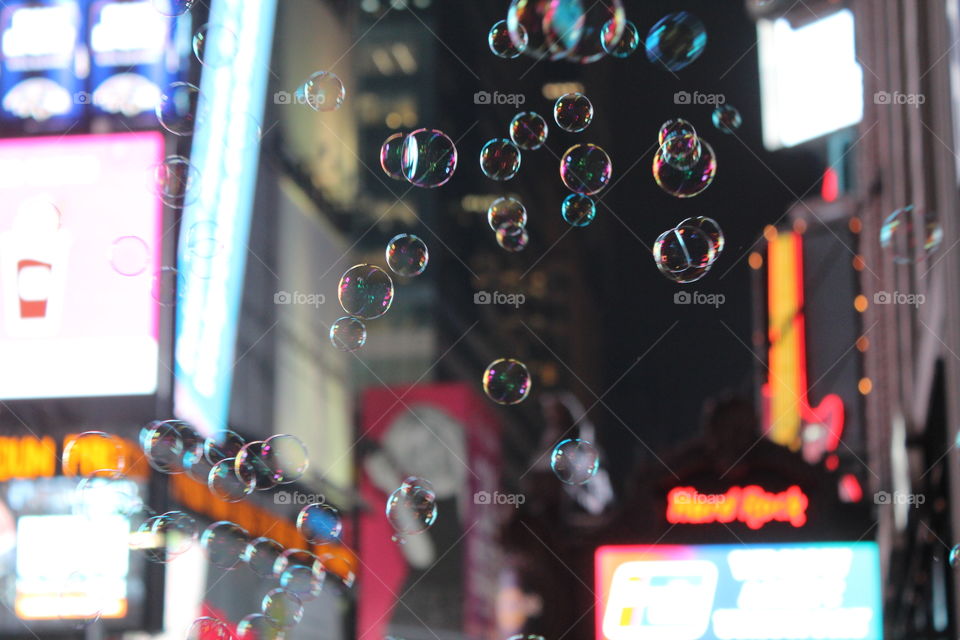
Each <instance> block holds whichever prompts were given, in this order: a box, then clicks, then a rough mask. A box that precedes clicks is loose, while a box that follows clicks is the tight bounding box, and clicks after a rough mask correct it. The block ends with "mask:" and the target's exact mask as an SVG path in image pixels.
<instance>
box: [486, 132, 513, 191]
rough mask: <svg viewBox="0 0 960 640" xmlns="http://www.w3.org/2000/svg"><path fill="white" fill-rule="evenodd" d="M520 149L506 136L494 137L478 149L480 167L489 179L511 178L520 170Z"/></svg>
mask: <svg viewBox="0 0 960 640" xmlns="http://www.w3.org/2000/svg"><path fill="white" fill-rule="evenodd" d="M520 160H521V156H520V149H519V148H518V147H517V145H515V144H514V143H513V142H511V141H510V140H507V139H506V138H494V139H493V140H490V141H489V142H487V144H485V145H483V149H481V150H480V169H481V170H482V171H483V175H485V176H487V177H488V178H490V179H491V180H497V181H501V182H502V181H505V180H512V179H513V177H514V176H516V175H517V172H518V171H519V170H520Z"/></svg>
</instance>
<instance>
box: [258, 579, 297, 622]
mask: <svg viewBox="0 0 960 640" xmlns="http://www.w3.org/2000/svg"><path fill="white" fill-rule="evenodd" d="M260 610H261V611H263V615H265V616H267V618H269V619H270V621H271V622H273V624H274V626H277V627H279V628H281V629H289V628H291V627H295V626H296V625H297V624H298V623H299V622H300V619H301V618H303V602H301V601H300V598H298V597H297V596H296V594H294V593H292V592H290V591H288V590H286V589H272V590H270V591H268V592H267V595H265V596H263V601H262V602H261V603H260Z"/></svg>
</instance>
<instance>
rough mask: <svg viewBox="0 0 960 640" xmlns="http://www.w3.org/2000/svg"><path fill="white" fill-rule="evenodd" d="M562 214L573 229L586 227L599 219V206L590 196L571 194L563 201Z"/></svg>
mask: <svg viewBox="0 0 960 640" xmlns="http://www.w3.org/2000/svg"><path fill="white" fill-rule="evenodd" d="M560 212H561V214H562V215H563V220H564V222H566V223H567V224H569V225H570V226H572V227H585V226H587V225H588V224H590V223H591V222H593V219H594V218H596V217H597V205H596V203H594V201H593V198H591V197H590V196H582V195H580V194H579V193H571V194H570V195H568V196H567V197H566V198H564V200H563V205H561V208H560Z"/></svg>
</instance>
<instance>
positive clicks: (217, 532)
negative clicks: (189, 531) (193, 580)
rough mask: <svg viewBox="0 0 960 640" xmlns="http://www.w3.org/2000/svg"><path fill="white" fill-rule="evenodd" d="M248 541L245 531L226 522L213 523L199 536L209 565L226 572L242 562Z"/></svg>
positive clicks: (236, 525)
mask: <svg viewBox="0 0 960 640" xmlns="http://www.w3.org/2000/svg"><path fill="white" fill-rule="evenodd" d="M249 541H250V537H249V535H248V534H247V530H246V529H244V528H243V527H241V526H240V525H238V524H234V523H233V522H229V521H227V520H220V521H219V522H214V523H213V524H211V525H210V526H209V527H207V528H206V529H204V531H203V534H202V535H201V536H200V546H201V547H203V549H204V550H206V552H207V556H208V557H209V559H210V564H212V565H213V566H215V567H219V568H221V569H228V570H229V569H233V568H234V567H236V566H237V565H238V564H239V563H240V562H241V561H242V560H243V554H244V552H245V551H246V549H247V544H248V543H249Z"/></svg>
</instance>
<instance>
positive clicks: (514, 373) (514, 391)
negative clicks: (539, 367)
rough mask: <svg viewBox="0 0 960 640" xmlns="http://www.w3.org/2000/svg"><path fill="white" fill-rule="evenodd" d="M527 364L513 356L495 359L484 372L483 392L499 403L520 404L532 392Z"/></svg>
mask: <svg viewBox="0 0 960 640" xmlns="http://www.w3.org/2000/svg"><path fill="white" fill-rule="evenodd" d="M530 387H531V380H530V372H529V371H528V370H527V366H526V365H525V364H523V363H522V362H520V361H519V360H514V359H513V358H500V359H499V360H494V361H493V362H491V363H490V365H489V366H488V367H487V368H486V370H485V371H484V372H483V392H484V393H486V394H487V397H488V398H490V399H491V400H493V401H494V402H496V403H497V404H504V405H509V404H518V403H520V402H523V401H524V400H525V399H526V397H527V395H528V394H529V393H530Z"/></svg>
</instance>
